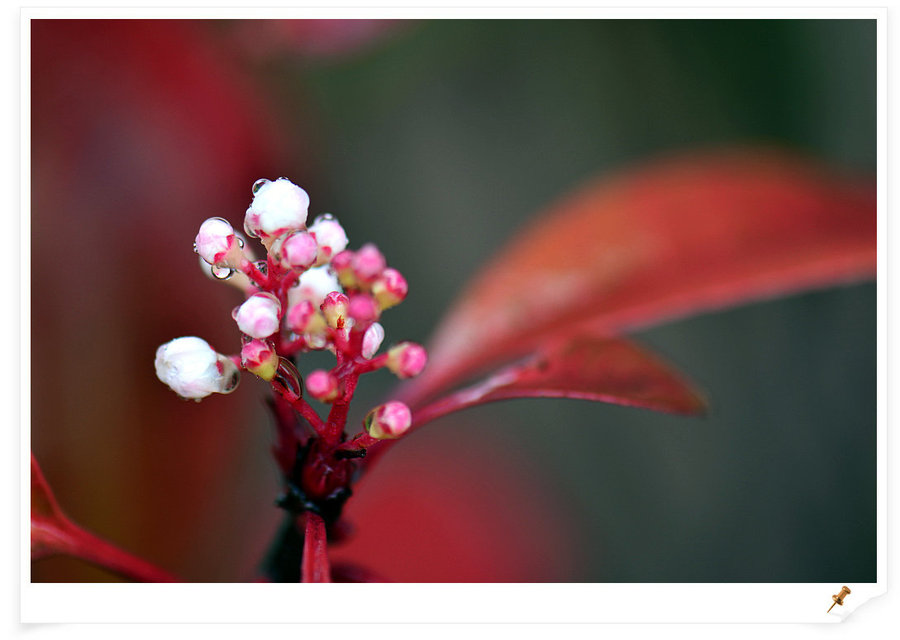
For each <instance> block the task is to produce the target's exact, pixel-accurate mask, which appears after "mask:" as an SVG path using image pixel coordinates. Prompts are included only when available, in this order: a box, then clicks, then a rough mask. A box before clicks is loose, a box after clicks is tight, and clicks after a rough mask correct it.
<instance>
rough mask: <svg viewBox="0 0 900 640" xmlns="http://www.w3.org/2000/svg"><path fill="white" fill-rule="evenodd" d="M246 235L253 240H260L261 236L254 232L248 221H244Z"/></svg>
mask: <svg viewBox="0 0 900 640" xmlns="http://www.w3.org/2000/svg"><path fill="white" fill-rule="evenodd" d="M244 233H246V234H247V236H249V237H251V238H258V237H259V235H258V234H256V233H254V232H253V229H251V228H250V225H248V224H247V220H246V219H245V220H244Z"/></svg>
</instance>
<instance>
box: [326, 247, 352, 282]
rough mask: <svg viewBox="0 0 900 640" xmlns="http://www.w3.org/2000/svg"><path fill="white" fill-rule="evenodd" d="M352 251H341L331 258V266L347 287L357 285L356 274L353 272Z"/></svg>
mask: <svg viewBox="0 0 900 640" xmlns="http://www.w3.org/2000/svg"><path fill="white" fill-rule="evenodd" d="M354 255H355V254H354V253H353V252H352V251H349V250H347V251H341V252H340V253H339V254H337V255H335V256H334V257H333V258H332V259H331V268H332V269H333V270H334V273H335V274H337V278H338V280H339V281H340V283H341V286H343V287H344V288H345V289H353V288H355V287H356V274H354V273H353V256H354Z"/></svg>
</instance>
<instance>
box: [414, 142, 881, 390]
mask: <svg viewBox="0 0 900 640" xmlns="http://www.w3.org/2000/svg"><path fill="white" fill-rule="evenodd" d="M874 187H875V185H874V181H865V182H856V181H853V180H850V179H847V178H845V177H841V176H836V175H833V174H831V173H828V172H826V171H825V170H824V169H822V168H821V167H818V166H816V165H814V164H812V163H810V162H808V161H805V160H802V159H800V158H797V157H793V156H789V155H787V154H785V153H783V152H776V151H771V150H754V151H749V150H744V151H730V152H717V153H706V154H694V155H688V156H683V157H677V158H673V159H669V160H667V161H664V162H660V163H657V164H655V165H653V166H650V167H646V168H642V169H638V170H632V171H627V172H625V173H623V174H621V175H619V176H617V177H613V178H605V179H601V180H599V181H597V182H595V183H593V184H590V185H588V186H587V187H585V188H584V189H582V190H580V191H579V192H578V193H576V194H575V195H573V196H571V197H569V198H567V199H565V200H564V201H563V202H561V203H559V204H557V205H556V206H554V207H551V208H550V211H549V213H548V214H546V215H544V216H542V217H541V218H540V219H538V220H536V221H535V222H533V223H532V224H531V225H530V226H529V227H527V228H526V229H525V230H524V231H523V232H522V233H521V234H519V236H518V237H517V238H516V239H515V241H514V242H513V243H512V244H511V245H510V246H508V247H507V248H506V250H505V251H502V252H501V253H500V254H499V255H498V256H497V257H496V258H495V259H494V260H493V261H492V262H491V263H490V264H489V265H488V267H487V268H486V269H485V270H484V271H482V272H481V273H480V275H479V276H478V277H477V278H476V279H475V281H474V282H473V283H472V284H471V285H470V286H469V287H468V288H467V289H466V290H465V291H464V293H463V294H462V296H461V297H460V299H459V301H458V303H457V304H456V306H455V307H454V309H453V311H452V312H451V313H450V314H449V316H448V317H447V318H446V320H445V321H444V322H443V323H442V324H441V325H440V326H439V328H438V330H437V332H436V335H435V337H434V340H433V342H432V345H431V348H430V350H429V354H430V362H429V366H428V367H427V369H426V370H425V372H424V374H423V376H421V377H420V378H419V379H417V380H416V381H413V382H412V383H411V384H410V385H409V386H407V387H406V389H405V390H404V392H403V395H402V399H404V400H405V401H407V402H408V403H413V404H416V403H420V402H421V400H423V399H425V398H426V397H429V396H433V395H434V394H435V392H437V391H439V390H440V389H442V388H446V387H447V386H448V385H451V384H455V383H457V382H459V381H460V380H461V379H462V378H464V377H468V376H470V375H471V374H472V373H474V372H475V371H476V370H478V369H482V368H484V367H486V366H487V365H490V364H494V363H496V362H497V361H499V360H502V359H509V358H511V357H513V356H516V355H520V354H524V353H527V352H528V351H529V350H531V349H532V348H533V347H534V346H535V345H537V344H540V343H541V342H542V341H544V340H546V339H548V338H551V337H553V336H556V335H559V334H560V333H562V332H570V331H571V330H573V329H574V328H575V327H577V326H590V327H592V328H595V329H598V330H603V331H604V332H607V333H608V332H618V331H621V330H624V329H633V328H635V327H639V326H646V325H649V324H652V323H658V322H661V321H664V320H668V319H673V318H675V317H678V316H683V315H687V314H690V313H696V312H701V311H707V310H711V309H715V308H720V307H724V306H727V305H733V304H737V303H740V302H746V301H750V300H756V299H761V298H765V297H771V296H776V295H783V294H786V293H790V292H793V291H797V290H801V289H805V288H810V287H821V286H825V285H830V284H833V283H836V282H842V281H852V280H856V279H861V278H866V277H870V276H872V275H873V274H874V273H875V245H876V215H875V214H876V211H875V188H874Z"/></svg>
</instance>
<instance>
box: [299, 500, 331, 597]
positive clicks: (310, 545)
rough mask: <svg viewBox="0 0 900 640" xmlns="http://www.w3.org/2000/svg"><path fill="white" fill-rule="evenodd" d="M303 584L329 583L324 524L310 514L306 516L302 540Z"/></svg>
mask: <svg viewBox="0 0 900 640" xmlns="http://www.w3.org/2000/svg"><path fill="white" fill-rule="evenodd" d="M301 580H302V581H303V582H331V570H330V569H329V567H328V546H327V542H326V539H325V522H324V521H323V520H322V518H321V516H318V515H316V514H315V513H312V512H307V514H306V535H305V536H304V538H303V567H302V571H301Z"/></svg>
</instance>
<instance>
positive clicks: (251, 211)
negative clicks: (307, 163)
mask: <svg viewBox="0 0 900 640" xmlns="http://www.w3.org/2000/svg"><path fill="white" fill-rule="evenodd" d="M308 209H309V196H308V195H307V193H306V191H304V190H303V189H301V188H300V187H298V186H297V185H295V184H294V183H293V182H291V181H290V180H288V179H287V178H278V180H275V181H269V180H266V181H262V180H259V181H257V183H256V184H255V185H253V202H252V203H250V207H249V208H248V209H247V214H246V216H245V217H244V230H245V231H246V232H247V234H248V235H251V236H254V237H259V238H261V239H262V240H264V241H265V240H268V239H272V238H275V237H277V236H280V235H282V234H284V233H286V232H287V231H296V230H300V229H303V228H305V226H306V216H307V211H308Z"/></svg>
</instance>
